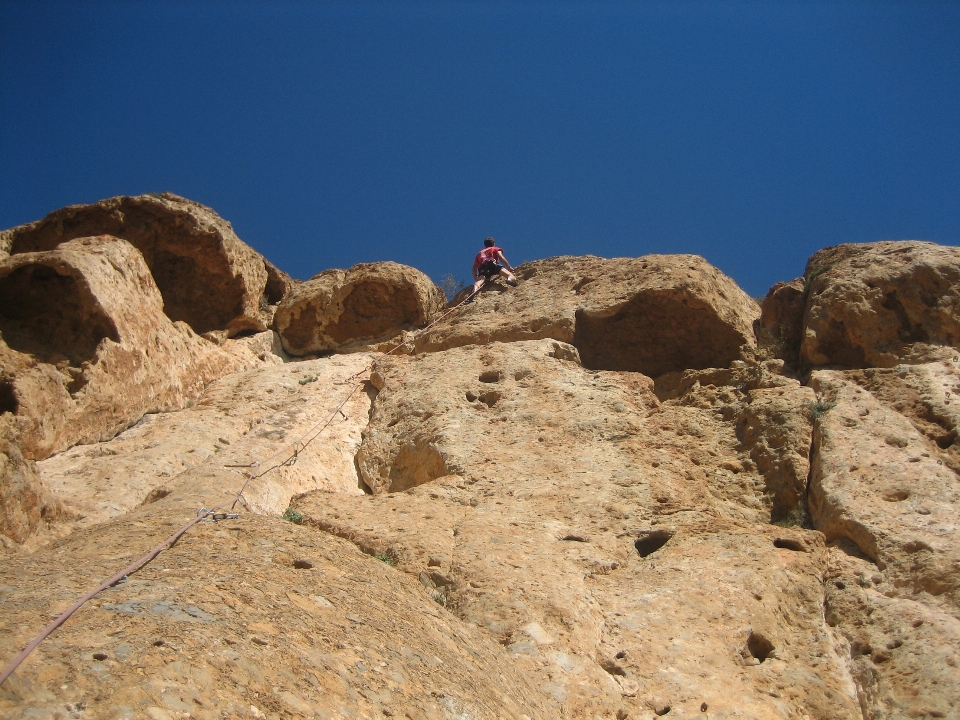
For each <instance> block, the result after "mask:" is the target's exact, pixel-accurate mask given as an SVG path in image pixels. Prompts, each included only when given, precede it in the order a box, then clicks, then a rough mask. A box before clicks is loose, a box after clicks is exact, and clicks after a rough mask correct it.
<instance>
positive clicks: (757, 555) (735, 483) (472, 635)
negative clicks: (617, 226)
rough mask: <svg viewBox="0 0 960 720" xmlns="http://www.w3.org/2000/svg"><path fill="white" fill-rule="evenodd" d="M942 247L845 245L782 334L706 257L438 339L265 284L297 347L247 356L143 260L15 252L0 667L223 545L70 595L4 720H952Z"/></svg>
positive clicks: (508, 313)
mask: <svg viewBox="0 0 960 720" xmlns="http://www.w3.org/2000/svg"><path fill="white" fill-rule="evenodd" d="M171 202H172V201H171ZM67 215H69V213H67ZM14 235H15V233H10V232H8V233H6V234H0V240H3V241H4V242H7V243H8V244H10V243H11V242H12V240H11V238H13V237H14ZM14 249H15V250H16V248H14ZM21 250H22V248H21ZM211 252H212V251H211ZM218 252H219V251H218ZM955 253H956V250H955V249H952V248H940V247H938V246H933V245H931V244H929V243H877V244H874V245H869V246H838V247H837V248H828V249H827V250H825V251H821V252H820V253H817V254H816V255H814V256H813V258H812V259H811V262H810V264H809V265H808V268H807V273H806V276H805V277H804V278H801V279H797V280H794V281H791V282H789V283H781V284H778V285H777V286H775V287H774V288H773V289H772V290H771V292H770V293H769V294H768V296H767V298H766V300H765V302H764V307H763V312H762V314H761V312H760V309H759V308H758V307H757V306H756V304H755V303H754V302H753V301H752V300H751V299H750V298H749V297H747V296H746V294H745V293H743V292H742V291H741V290H740V289H739V288H738V287H736V285H735V284H734V283H733V281H732V280H730V279H729V278H727V277H726V276H724V275H722V273H720V272H719V271H718V270H716V269H715V268H712V267H711V266H709V265H708V264H707V263H706V262H705V261H703V260H702V259H701V258H696V257H692V256H648V257H644V258H636V259H616V260H605V259H601V258H595V257H584V258H571V257H563V258H552V259H549V260H542V261H537V262H533V263H528V264H525V265H523V266H521V267H520V268H519V269H518V275H519V277H520V278H521V284H520V286H519V287H518V288H511V289H508V288H505V287H502V286H500V285H499V283H494V284H493V285H492V286H491V287H489V288H488V289H486V290H485V291H484V292H483V293H481V294H480V295H479V296H478V297H477V298H476V299H475V300H474V302H472V303H471V304H469V305H466V306H464V307H460V308H457V309H456V310H454V311H453V312H452V313H451V314H450V315H449V316H447V317H445V318H444V319H443V321H442V322H440V323H438V324H436V325H435V326H433V327H431V328H429V329H428V330H426V331H420V332H415V331H416V330H417V329H418V328H423V327H425V326H426V325H428V324H429V323H430V322H431V321H432V319H434V318H437V317H438V316H439V315H438V314H439V313H440V312H441V311H442V297H441V295H440V292H439V289H438V288H436V286H434V285H433V284H432V283H431V282H430V281H429V280H428V279H427V278H426V277H425V276H423V275H421V274H420V273H418V272H417V271H414V270H412V269H410V268H404V267H403V266H399V265H396V264H393V263H379V264H373V265H364V266H357V267H356V268H351V269H350V270H347V271H343V270H333V271H327V272H325V273H321V274H320V275H318V276H317V277H315V278H313V279H312V280H310V281H307V282H306V283H298V282H296V281H293V280H290V279H289V277H287V276H285V275H284V274H283V273H281V272H280V271H279V270H277V269H276V268H273V267H272V266H270V265H269V264H264V265H263V268H264V277H265V278H266V279H265V280H264V282H265V285H264V286H263V288H262V289H261V292H265V293H266V300H265V302H264V303H263V306H262V308H263V313H264V314H263V315H261V317H267V316H269V314H270V312H271V309H270V308H271V303H273V301H274V300H278V299H279V298H280V297H281V296H283V297H284V299H283V301H282V302H280V303H279V305H278V306H277V312H276V316H275V319H274V327H276V328H277V330H278V333H260V334H258V335H253V336H249V337H247V336H243V335H245V334H244V333H241V335H242V336H241V337H233V338H231V337H230V335H231V332H230V331H229V330H228V329H227V328H225V327H212V328H209V329H207V330H206V331H205V332H204V334H203V337H201V336H198V334H197V333H196V332H195V331H194V329H192V328H191V327H189V326H188V325H187V323H186V322H182V321H178V322H171V320H170V318H169V317H168V316H167V315H165V314H164V312H163V309H164V303H165V298H164V297H163V296H162V295H161V291H162V290H163V288H160V289H158V288H157V284H156V283H154V280H153V275H152V274H151V272H150V267H148V263H147V262H145V261H144V259H143V255H142V254H141V252H140V251H138V250H137V249H136V248H134V247H133V246H132V245H131V244H130V243H128V242H126V241H125V240H122V239H116V238H112V237H93V238H86V239H75V240H71V241H67V242H64V243H61V244H58V245H57V246H56V248H55V249H49V250H43V251H38V252H22V251H18V252H14V254H13V255H11V256H9V257H7V258H5V259H3V260H0V301H2V302H0V332H2V338H3V342H2V343H0V360H2V377H0V511H2V515H0V532H2V533H3V536H4V538H5V540H4V546H3V547H4V549H5V550H6V553H5V555H4V556H2V561H0V587H2V588H3V592H2V593H0V660H4V661H5V660H7V659H8V658H10V657H13V656H14V655H15V654H16V652H18V651H19V650H20V648H21V647H22V646H23V645H24V644H25V643H26V642H27V641H28V640H29V639H31V638H32V637H33V636H34V635H35V633H36V632H37V631H39V630H40V628H41V627H42V626H43V625H45V624H46V623H47V622H48V621H49V620H50V618H52V617H55V616H56V615H57V613H58V612H59V611H62V610H63V609H64V608H65V607H67V606H68V605H69V604H70V603H71V602H73V600H74V599H75V598H76V597H77V596H79V595H81V594H82V593H83V592H84V591H85V590H87V589H88V588H89V587H90V586H93V585H94V584H95V583H96V582H98V581H99V580H100V579H101V578H106V577H109V576H110V575H111V574H113V573H114V572H116V571H117V570H119V569H120V568H122V567H123V566H125V565H126V564H127V563H128V562H130V561H131V560H132V559H134V558H136V557H139V556H140V555H141V554H142V553H143V552H145V551H146V550H148V549H149V548H150V547H153V546H155V545H156V544H157V543H158V542H160V541H161V540H162V539H163V538H165V537H166V536H167V535H169V533H170V532H171V531H172V530H173V529H174V528H176V527H179V526H182V525H183V524H184V523H186V522H187V521H189V520H190V519H191V518H194V517H196V513H197V511H198V510H199V509H200V508H212V507H217V508H223V509H230V508H231V506H232V508H233V510H234V511H236V512H238V516H237V517H236V518H221V519H219V520H216V521H215V522H214V521H211V522H202V523H199V524H197V525H195V526H194V527H193V528H192V529H190V530H189V531H188V532H187V533H186V534H185V535H184V536H183V537H182V538H181V539H180V540H178V541H177V542H176V544H175V545H173V546H172V547H171V548H169V549H167V550H165V551H164V552H163V553H161V554H160V555H159V556H158V557H157V558H156V559H154V560H153V561H152V562H151V563H149V564H148V565H147V566H145V567H144V568H143V569H142V570H140V571H138V572H136V573H133V574H131V575H130V576H129V578H127V579H126V581H125V582H122V583H119V584H117V585H115V586H113V587H111V588H109V589H108V590H106V591H105V592H103V593H102V594H101V595H100V596H99V597H98V598H97V599H96V600H94V601H93V602H91V603H88V604H87V605H86V606H84V607H83V608H82V609H81V610H80V611H79V612H78V613H77V614H76V615H74V616H73V618H72V619H71V620H70V622H68V623H66V624H65V625H63V626H62V627H61V628H60V629H59V630H58V631H57V632H56V633H55V634H54V635H52V636H51V637H50V638H48V639H47V640H46V641H45V642H44V643H43V644H42V645H41V646H40V648H39V649H38V651H37V652H36V653H35V654H34V655H33V656H32V658H31V661H30V662H28V663H26V664H24V665H22V666H21V667H20V668H19V669H18V670H17V671H16V673H15V674H14V675H13V676H12V677H11V678H10V680H8V681H7V682H6V683H5V684H4V686H3V688H2V690H0V714H2V715H4V716H5V717H6V716H10V717H57V716H63V717H67V716H70V717H74V716H76V717H79V716H84V717H94V718H99V717H104V718H107V717H109V718H112V717H149V718H154V719H157V718H159V719H166V718H175V717H187V716H189V717H199V718H211V719H213V718H225V717H231V718H232V717H251V718H271V719H273V718H276V720H280V718H285V717H292V718H296V717H305V718H307V717H330V718H361V717H363V718H367V717H371V718H381V717H384V718H389V717H405V716H406V717H411V718H421V717H422V718H436V720H451V719H452V718H459V719H464V718H471V719H475V720H481V719H482V720H487V719H489V720H494V719H499V718H515V719H516V720H524V719H525V720H541V719H543V720H553V719H556V720H597V719H599V718H604V719H606V718H616V719H617V720H653V718H656V717H663V716H667V717H679V718H684V717H687V718H689V717H704V718H728V719H730V720H733V719H736V718H742V719H744V720H746V719H747V718H750V719H751V720H754V719H764V720H766V719H770V720H773V719H774V718H776V719H778V720H781V719H786V718H797V719H804V720H846V719H849V720H853V719H855V718H856V719H860V718H869V719H870V720H879V719H880V718H884V719H885V720H895V719H900V718H903V719H906V718H950V717H953V716H954V715H955V714H956V709H957V707H960V669H958V668H960V653H958V651H957V650H956V648H957V647H960V535H958V530H957V522H956V518H957V510H958V507H960V484H958V481H957V478H958V477H960V444H958V443H957V438H958V435H960V430H958V428H960V400H958V399H957V398H958V394H960V352H958V350H957V349H956V345H957V342H958V340H957V337H958V336H957V335H956V334H955V329H954V323H955V320H956V313H955V312H954V305H955V298H954V295H955V291H956V285H957V284H956V282H955V278H956V276H957V274H958V273H960V257H955ZM205 262H207V260H202V262H201V261H200V260H198V263H199V264H200V265H203V263H205ZM197 312H198V313H199V314H200V315H202V314H203V313H204V312H205V310H204V309H203V308H202V307H198V308H197ZM217 312H220V311H219V310H218V311H217ZM754 333H756V341H755V340H754ZM400 342H403V343H404V345H405V347H404V353H403V354H399V353H397V354H393V355H390V356H386V355H384V354H383V352H382V351H383V350H384V349H385V348H386V347H387V346H388V344H390V345H392V344H394V343H400ZM280 343H282V348H281V347H280V346H279V344H280ZM287 352H289V353H290V354H291V355H294V356H299V357H303V356H304V355H306V356H313V355H318V354H319V355H323V356H324V357H320V358H316V357H314V358H312V359H307V360H296V358H294V360H295V361H290V360H291V357H290V356H288V355H287ZM157 411H161V412H157ZM145 413H146V414H145ZM133 423H135V424H133ZM131 425H132V426H131ZM120 431H122V432H120ZM118 433H119V434H118ZM77 443H80V444H77ZM40 458H43V459H40ZM241 488H242V498H241V499H239V500H236V502H234V501H235V499H236V498H237V497H238V493H240V492H241Z"/></svg>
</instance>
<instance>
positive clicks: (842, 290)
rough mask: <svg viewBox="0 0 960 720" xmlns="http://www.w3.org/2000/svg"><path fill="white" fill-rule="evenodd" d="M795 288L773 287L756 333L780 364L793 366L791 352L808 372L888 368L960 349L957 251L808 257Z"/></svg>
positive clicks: (908, 248)
mask: <svg viewBox="0 0 960 720" xmlns="http://www.w3.org/2000/svg"><path fill="white" fill-rule="evenodd" d="M799 283H800V281H799V280H795V281H793V282H791V283H789V284H783V283H781V284H779V285H775V286H774V287H773V288H771V290H770V292H769V293H768V295H767V297H766V299H765V300H764V312H763V316H762V318H761V327H762V330H763V333H764V334H765V335H766V336H768V337H767V338H766V339H767V342H770V343H774V344H779V346H780V348H781V349H782V351H783V353H784V354H782V355H780V356H781V357H787V358H788V359H790V360H791V361H793V360H794V358H792V357H789V356H790V355H792V353H793V352H794V349H795V348H796V349H798V350H799V358H798V360H799V362H800V363H801V364H802V365H804V366H806V367H811V366H813V367H816V366H823V365H833V366H837V365H839V366H845V367H853V368H863V367H893V366H894V365H896V364H897V363H898V362H901V361H904V360H907V361H911V362H916V361H920V362H922V361H924V360H934V359H939V353H938V349H939V348H940V347H942V346H950V347H957V346H958V345H960V248H953V247H944V246H941V245H935V244H933V243H928V242H914V241H902V242H878V243H863V244H853V243H851V244H847V245H837V246H835V247H830V248H825V249H824V250H820V251H819V252H817V253H815V254H814V255H813V256H811V258H810V260H809V261H808V262H807V269H806V272H805V274H804V280H803V285H802V286H801V285H800V284H799ZM801 287H802V290H801ZM801 304H802V305H803V311H802V314H803V319H802V322H800V323H798V322H797V315H798V307H799V306H800V305H801Z"/></svg>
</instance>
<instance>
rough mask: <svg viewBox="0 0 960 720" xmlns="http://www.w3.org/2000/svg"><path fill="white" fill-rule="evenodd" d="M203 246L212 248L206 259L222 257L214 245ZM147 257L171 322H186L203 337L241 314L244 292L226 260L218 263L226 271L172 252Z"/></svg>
mask: <svg viewBox="0 0 960 720" xmlns="http://www.w3.org/2000/svg"><path fill="white" fill-rule="evenodd" d="M136 244H137V243H136V242H134V245H136ZM201 244H202V245H206V246H208V247H207V250H208V251H209V252H210V255H209V256H206V257H208V258H220V257H222V252H221V251H220V250H219V248H218V247H216V244H215V243H214V242H213V241H207V242H204V243H201ZM199 250H200V248H197V249H193V250H192V251H191V252H198V251H199ZM144 257H145V259H146V260H147V265H148V266H149V267H150V272H151V273H152V274H153V279H154V280H155V281H156V283H157V287H158V288H159V289H160V294H161V295H162V296H163V312H164V313H166V315H167V317H169V318H170V319H171V320H174V321H176V320H182V321H183V322H185V323H187V324H188V325H189V326H190V327H192V328H193V329H194V331H196V332H197V333H201V334H202V333H205V332H210V331H211V330H222V329H223V328H225V327H226V326H227V324H228V323H229V322H230V320H232V319H233V318H234V317H236V316H237V315H239V314H240V312H241V310H242V308H243V291H242V289H241V288H240V287H239V286H238V283H237V281H236V280H235V279H234V278H233V277H231V273H230V271H229V268H228V267H227V266H226V261H225V260H223V261H218V262H217V263H216V264H217V265H222V267H208V265H209V263H208V262H205V263H204V264H203V265H201V264H200V263H198V262H197V260H196V259H194V258H193V257H190V256H189V255H185V254H181V253H178V252H174V251H173V250H171V249H169V248H163V249H160V250H156V251H155V252H154V253H152V257H151V256H150V254H149V253H144Z"/></svg>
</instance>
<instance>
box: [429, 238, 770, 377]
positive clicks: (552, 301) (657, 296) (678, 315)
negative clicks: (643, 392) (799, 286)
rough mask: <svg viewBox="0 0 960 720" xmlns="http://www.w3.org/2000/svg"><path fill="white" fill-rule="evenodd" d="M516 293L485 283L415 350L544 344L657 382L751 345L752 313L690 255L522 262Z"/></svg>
mask: <svg viewBox="0 0 960 720" xmlns="http://www.w3.org/2000/svg"><path fill="white" fill-rule="evenodd" d="M517 276H518V277H519V278H520V281H521V284H520V287H519V288H517V289H515V290H510V291H506V292H503V290H504V288H502V287H501V286H500V285H498V284H496V283H494V284H492V285H491V286H490V288H489V289H488V290H485V291H483V292H481V293H480V295H479V296H478V297H477V299H476V300H475V301H474V303H473V304H472V305H471V306H470V307H468V308H467V309H466V310H465V311H464V312H463V313H462V314H461V315H460V316H459V318H458V320H457V323H455V324H448V325H444V326H442V327H437V328H436V329H435V330H431V331H430V332H429V333H426V334H425V335H423V336H421V337H420V338H418V339H417V343H416V348H417V351H418V352H436V351H438V350H445V349H448V348H453V347H459V346H462V345H468V344H477V343H488V342H514V341H517V340H537V339H541V338H552V339H554V340H560V341H561V342H565V343H570V344H572V345H574V346H575V347H576V348H577V350H578V351H579V353H580V357H581V359H582V361H583V364H584V367H587V368H591V369H595V370H631V371H635V372H642V373H643V374H645V375H648V376H650V377H656V376H658V375H662V374H664V373H667V372H671V371H678V370H685V369H690V368H697V369H700V368H710V367H726V366H728V365H729V364H730V362H731V361H733V360H736V359H738V358H740V355H741V353H742V352H743V351H744V350H745V349H746V350H749V349H751V348H752V347H753V346H754V343H755V340H754V331H753V323H754V321H755V320H756V319H757V318H758V317H759V314H760V308H759V307H758V306H757V304H756V303H755V302H754V301H753V299H751V298H750V297H749V296H748V295H747V294H746V293H745V292H743V290H741V289H740V288H739V287H738V286H737V284H736V283H735V282H733V280H731V279H730V278H728V277H727V276H726V275H724V274H723V273H721V272H720V271H719V270H717V269H716V268H714V267H713V266H711V265H710V264H709V263H707V262H706V261H705V260H704V259H703V258H701V257H699V256H696V255H646V256H644V257H640V258H616V259H613V260H607V259H604V258H598V257H591V256H587V257H556V258H550V259H548V260H539V261H536V262H531V263H525V264H524V265H522V266H520V267H519V268H518V270H517Z"/></svg>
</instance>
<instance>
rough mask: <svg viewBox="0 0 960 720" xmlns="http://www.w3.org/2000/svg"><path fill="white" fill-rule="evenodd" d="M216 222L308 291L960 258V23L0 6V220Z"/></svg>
mask: <svg viewBox="0 0 960 720" xmlns="http://www.w3.org/2000/svg"><path fill="white" fill-rule="evenodd" d="M161 191H170V192H175V193H177V194H179V195H183V196H186V197H189V198H191V199H194V200H197V201H199V202H202V203H204V204H207V205H210V206H212V207H213V208H214V209H215V210H217V212H219V213H220V214H221V215H222V216H223V217H225V218H226V219H228V220H230V221H231V222H232V223H233V225H234V227H235V229H236V230H237V233H238V234H239V235H240V237H241V238H242V239H244V240H245V241H247V242H248V243H249V244H251V245H252V246H254V247H255V248H256V249H258V250H259V251H260V252H262V253H263V254H264V255H266V256H267V257H268V258H269V259H270V260H272V261H273V262H274V263H276V264H277V265H278V266H280V267H281V268H283V269H285V270H287V271H288V272H290V273H291V274H292V275H294V276H295V277H300V278H306V277H309V276H311V275H313V274H315V273H317V272H319V271H320V270H323V269H326V268H330V267H348V266H350V265H352V264H354V263H357V262H368V261H374V260H396V261H398V262H403V263H407V264H410V265H414V266H416V267H418V268H420V269H421V270H424V271H425V272H427V273H429V274H430V275H431V276H432V277H433V278H434V279H439V278H440V277H441V276H443V275H445V274H446V273H452V274H454V275H455V276H457V277H458V278H461V279H467V278H468V277H469V269H470V264H471V261H472V259H473V255H474V254H475V253H476V252H477V251H478V250H479V249H480V246H481V241H482V239H483V238H484V237H486V236H487V235H492V236H494V237H495V238H497V240H498V242H499V244H500V245H502V246H503V247H504V248H505V249H506V254H507V257H508V258H509V259H510V260H511V262H513V263H514V264H517V263H519V262H521V261H523V260H532V259H536V258H541V257H549V256H552V255H559V254H587V253H590V254H595V255H603V256H607V257H615V256H637V255H643V254H646V253H652V252H660V253H680V252H687V253H697V254H700V255H703V256H704V257H706V258H707V259H708V260H709V261H710V262H712V263H713V264H715V265H716V266H718V267H719V268H720V269H721V270H723V271H724V272H726V273H727V274H729V275H731V276H732V277H733V278H734V279H735V280H736V281H737V282H738V283H740V285H741V286H742V287H743V288H744V289H745V290H746V291H747V292H749V293H750V294H751V295H754V296H756V295H761V294H763V293H765V292H766V290H767V288H768V287H769V286H770V285H771V284H773V283H774V282H776V281H778V280H785V279H790V278H792V277H796V276H797V275H799V274H801V272H802V270H803V266H804V263H805V261H806V258H807V257H808V256H809V255H810V254H811V253H812V252H813V251H815V250H817V249H819V248H821V247H824V246H826V245H832V244H836V243H840V242H866V241H872V240H881V239H908V238H909V239H925V240H933V241H935V242H939V243H944V244H950V245H958V244H960V3H924V2H903V3H894V2H872V3H867V2H830V3H828V2H806V3H777V2H760V3H752V2H750V3H736V2H713V3H707V2H666V3H653V2H651V3H612V2H611V3H585V2H584V3H555V2H474V3H453V2H450V3H441V2H416V3H414V2H409V3H407V2H392V3H376V2H361V1H357V2H352V3H332V2H331V3H323V2H315V3H300V2H269V3H268V2H250V3H240V2H238V3H230V2H176V1H171V0H167V1H166V2H162V3H161V2H146V1H136V2H134V1H131V2H121V3H104V2H81V1H74V2H69V3H62V4H61V3H52V2H42V1H40V0H33V1H31V2H4V1H2V0H0V227H11V226H13V225H17V224H20V223H23V222H29V221H31V220H35V219H38V218H40V217H42V216H43V215H45V214H46V213H48V212H50V211H51V210H54V209H56V208H58V207H62V206H64V205H68V204H73V203H86V202H93V201H96V200H98V199H100V198H103V197H109V196H112V195H120V194H127V195H134V194H139V193H143V192H161Z"/></svg>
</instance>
